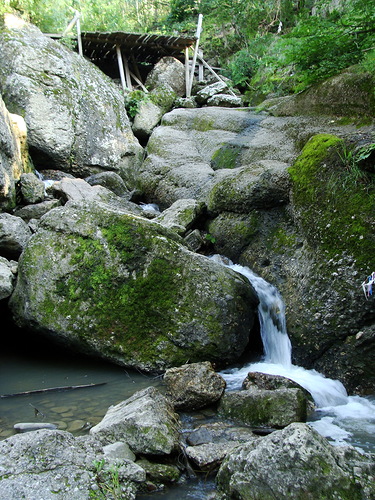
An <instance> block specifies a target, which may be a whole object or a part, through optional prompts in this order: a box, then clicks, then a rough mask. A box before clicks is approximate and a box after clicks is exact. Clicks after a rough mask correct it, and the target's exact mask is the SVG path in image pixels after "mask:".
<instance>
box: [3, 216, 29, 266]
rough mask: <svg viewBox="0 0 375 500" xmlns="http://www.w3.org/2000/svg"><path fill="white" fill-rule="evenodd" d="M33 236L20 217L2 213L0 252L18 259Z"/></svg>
mask: <svg viewBox="0 0 375 500" xmlns="http://www.w3.org/2000/svg"><path fill="white" fill-rule="evenodd" d="M30 237H31V231H30V229H29V227H28V226H27V224H26V222H25V221H24V220H22V219H21V218H20V217H16V216H14V215H10V214H7V213H3V214H0V252H1V253H2V255H4V256H5V257H12V258H15V259H17V258H18V257H19V256H20V254H21V252H22V251H23V249H24V248H25V246H26V243H27V242H28V240H29V239H30Z"/></svg>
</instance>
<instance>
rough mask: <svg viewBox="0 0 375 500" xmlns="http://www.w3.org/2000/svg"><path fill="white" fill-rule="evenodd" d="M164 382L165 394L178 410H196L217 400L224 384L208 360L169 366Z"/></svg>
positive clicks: (221, 393)
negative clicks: (173, 366)
mask: <svg viewBox="0 0 375 500" xmlns="http://www.w3.org/2000/svg"><path fill="white" fill-rule="evenodd" d="M164 383H165V385H166V386H167V396H168V397H169V399H170V400H171V401H172V403H173V405H174V407H175V408H176V409H180V410H181V409H185V410H196V409H198V408H204V407H205V406H209V405H210V404H213V403H215V402H217V401H218V400H219V399H220V398H221V396H222V395H223V393H224V390H225V386H226V383H225V380H224V379H223V377H222V376H221V375H219V374H218V373H216V372H215V370H214V369H213V367H212V365H211V363H209V362H203V363H192V364H190V365H183V366H180V367H178V368H170V369H169V370H167V371H166V372H165V374H164Z"/></svg>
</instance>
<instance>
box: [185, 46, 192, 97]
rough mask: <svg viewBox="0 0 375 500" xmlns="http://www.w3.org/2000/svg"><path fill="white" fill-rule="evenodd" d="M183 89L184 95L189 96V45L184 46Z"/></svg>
mask: <svg viewBox="0 0 375 500" xmlns="http://www.w3.org/2000/svg"><path fill="white" fill-rule="evenodd" d="M185 89H186V97H190V96H191V92H190V71H189V47H185Z"/></svg>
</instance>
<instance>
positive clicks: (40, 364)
mask: <svg viewBox="0 0 375 500" xmlns="http://www.w3.org/2000/svg"><path fill="white" fill-rule="evenodd" d="M49 349H50V352H49V353H47V352H45V351H42V352H35V351H34V350H33V349H32V348H31V352H24V351H23V352H22V351H21V352H17V350H16V348H15V347H14V346H13V347H8V348H7V349H5V350H3V351H2V352H1V354H0V395H5V394H11V393H18V392H24V391H33V390H39V389H46V388H52V387H61V386H75V385H86V384H98V383H103V382H105V385H101V386H98V387H90V388H84V389H76V390H66V391H59V392H46V393H41V394H30V395H19V396H14V397H7V398H0V438H5V437H8V436H9V435H12V434H14V430H13V426H14V424H15V423H17V422H48V423H55V424H57V425H58V428H59V429H61V430H68V431H70V432H73V434H76V435H77V434H84V433H87V432H88V429H89V428H90V427H91V426H92V425H95V424H96V423H98V422H99V421H100V420H101V419H102V418H103V416H104V415H105V413H106V411H107V409H108V407H109V406H111V405H115V404H117V403H119V402H120V401H123V400H124V399H127V398H128V397H130V396H131V395H132V394H134V392H136V391H138V390H141V389H143V388H145V387H148V386H150V385H153V386H156V387H161V385H162V384H161V380H160V379H159V378H155V377H148V376H146V375H143V374H140V373H137V372H131V371H128V370H125V369H124V368H122V367H119V366H115V365H112V364H109V363H105V362H103V361H101V360H97V359H90V358H86V357H80V356H76V355H74V354H72V353H70V352H68V351H60V352H59V351H57V350H56V349H55V348H52V347H50V348H49Z"/></svg>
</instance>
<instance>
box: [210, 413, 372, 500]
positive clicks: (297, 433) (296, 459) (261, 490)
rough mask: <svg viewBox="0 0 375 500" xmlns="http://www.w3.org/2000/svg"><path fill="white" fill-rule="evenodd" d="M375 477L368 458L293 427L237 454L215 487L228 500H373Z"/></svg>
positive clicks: (307, 429)
mask: <svg viewBox="0 0 375 500" xmlns="http://www.w3.org/2000/svg"><path fill="white" fill-rule="evenodd" d="M374 474H375V463H374V460H373V457H371V456H370V455H362V454H360V453H359V452H358V451H356V450H355V449H354V448H339V447H334V446H332V445H331V444H329V442H328V441H327V440H326V439H325V438H323V437H322V436H320V435H319V434H318V433H317V432H316V431H315V430H313V429H311V428H310V427H308V426H307V425H305V424H301V423H295V424H291V425H289V426H288V427H286V428H285V429H283V430H282V431H277V432H274V433H272V434H270V435H269V436H266V437H264V438H262V439H259V440H257V441H252V442H249V443H246V444H244V445H241V446H239V447H238V448H236V449H235V450H233V451H232V452H231V453H230V454H229V455H228V456H227V458H226V459H225V460H224V462H223V464H222V466H221V468H220V470H219V473H218V476H217V485H218V489H219V492H220V493H222V494H223V495H224V498H226V499H235V498H236V499H237V498H241V499H246V500H256V499H259V498H261V499H262V500H274V499H275V498H278V499H279V498H280V499H284V498H292V499H296V500H305V499H311V500H313V499H316V498H342V499H343V498H350V499H352V500H362V499H363V500H365V499H366V500H370V499H371V498H373V497H374V494H375V486H374V484H375V483H374Z"/></svg>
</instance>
